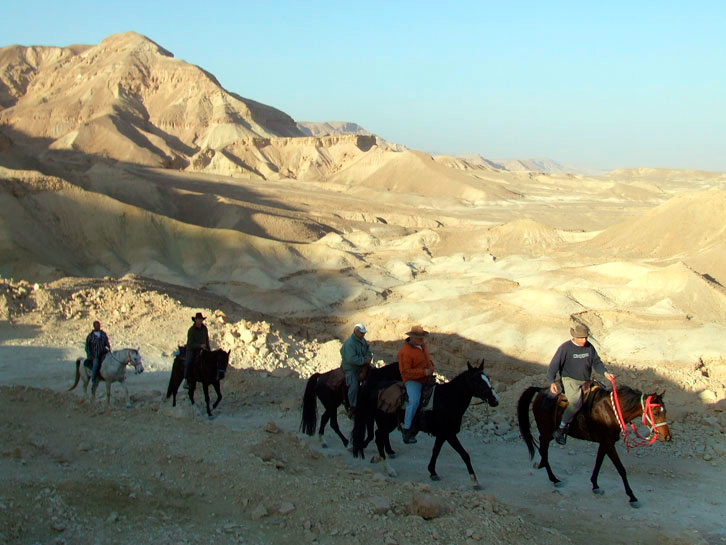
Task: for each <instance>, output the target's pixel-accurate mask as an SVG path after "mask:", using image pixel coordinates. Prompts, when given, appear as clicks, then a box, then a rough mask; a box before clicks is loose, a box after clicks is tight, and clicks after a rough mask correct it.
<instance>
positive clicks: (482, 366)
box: [479, 358, 484, 371]
mask: <svg viewBox="0 0 726 545" xmlns="http://www.w3.org/2000/svg"><path fill="white" fill-rule="evenodd" d="M483 369H484V358H482V359H481V363H480V364H479V371H482V370H483Z"/></svg>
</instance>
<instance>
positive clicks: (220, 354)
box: [216, 348, 229, 380]
mask: <svg viewBox="0 0 726 545" xmlns="http://www.w3.org/2000/svg"><path fill="white" fill-rule="evenodd" d="M216 355H217V358H216V361H217V380H222V379H223V378H224V375H225V374H226V373H227V365H228V364H229V352H225V351H224V350H222V349H221V348H220V349H219V350H216Z"/></svg>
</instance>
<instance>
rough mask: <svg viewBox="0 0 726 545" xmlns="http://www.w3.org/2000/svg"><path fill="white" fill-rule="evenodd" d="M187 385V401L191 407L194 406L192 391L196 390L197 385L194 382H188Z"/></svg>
mask: <svg viewBox="0 0 726 545" xmlns="http://www.w3.org/2000/svg"><path fill="white" fill-rule="evenodd" d="M187 384H188V385H189V389H188V390H187V395H188V396H189V401H190V402H191V404H192V405H194V390H196V389H197V383H196V381H195V380H193V379H192V380H188V381H187Z"/></svg>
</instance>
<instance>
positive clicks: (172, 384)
mask: <svg viewBox="0 0 726 545" xmlns="http://www.w3.org/2000/svg"><path fill="white" fill-rule="evenodd" d="M174 375H176V376H174ZM183 379H184V361H183V360H182V359H181V356H176V357H175V358H174V362H173V363H172V364H171V374H170V375H169V386H167V388H166V399H169V398H170V397H171V396H172V395H173V394H175V393H176V392H177V390H178V389H179V385H180V384H181V382H182V380H183ZM174 399H175V400H176V398H174Z"/></svg>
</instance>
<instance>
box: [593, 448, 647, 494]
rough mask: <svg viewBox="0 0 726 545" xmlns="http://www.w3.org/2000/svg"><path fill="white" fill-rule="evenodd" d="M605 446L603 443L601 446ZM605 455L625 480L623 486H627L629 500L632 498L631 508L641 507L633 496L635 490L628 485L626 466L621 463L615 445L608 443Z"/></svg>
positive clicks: (626, 491)
mask: <svg viewBox="0 0 726 545" xmlns="http://www.w3.org/2000/svg"><path fill="white" fill-rule="evenodd" d="M603 444H604V443H601V445H603ZM605 453H606V454H607V455H608V458H610V460H612V462H613V465H614V466H615V469H617V470H618V473H619V474H620V478H621V479H623V485H625V493H626V494H627V495H628V498H630V506H631V507H640V502H639V501H638V498H636V497H635V494H633V490H632V489H631V488H630V484H629V483H628V477H627V476H626V474H625V466H624V465H623V463H622V462H621V461H620V457H619V456H618V451H617V450H615V444H614V443H608V444H607V446H606V447H605Z"/></svg>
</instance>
